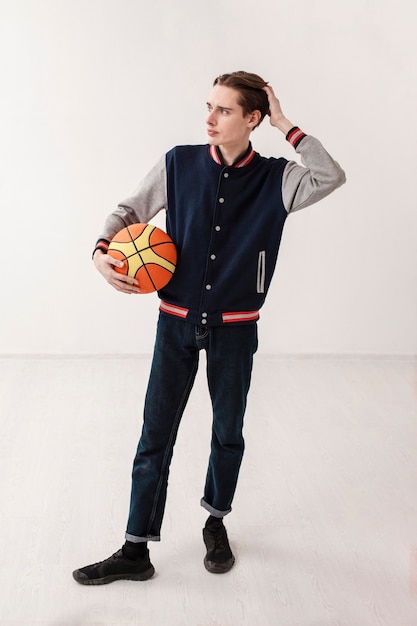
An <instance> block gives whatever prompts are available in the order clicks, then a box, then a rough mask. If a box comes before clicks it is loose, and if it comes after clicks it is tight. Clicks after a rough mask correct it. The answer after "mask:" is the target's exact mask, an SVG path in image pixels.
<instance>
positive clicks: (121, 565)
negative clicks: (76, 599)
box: [72, 550, 155, 585]
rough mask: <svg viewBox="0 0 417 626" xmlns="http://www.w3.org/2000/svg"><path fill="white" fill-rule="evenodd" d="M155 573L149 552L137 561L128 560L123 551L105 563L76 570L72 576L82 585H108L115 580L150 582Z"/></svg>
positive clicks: (119, 551)
mask: <svg viewBox="0 0 417 626" xmlns="http://www.w3.org/2000/svg"><path fill="white" fill-rule="evenodd" d="M154 573H155V568H154V566H153V565H152V563H151V561H150V559H149V550H146V555H145V556H143V557H140V558H139V559H137V560H136V561H131V560H129V559H127V558H126V557H125V556H124V554H123V551H122V550H118V552H116V553H115V554H113V555H112V556H110V557H109V558H108V559H106V560H105V561H101V562H100V563H94V565H87V566H86V567H82V568H81V569H76V570H75V572H73V573H72V575H73V577H74V580H76V581H77V583H80V585H106V584H107V583H112V582H113V581H115V580H148V578H151V577H152V576H153V575H154Z"/></svg>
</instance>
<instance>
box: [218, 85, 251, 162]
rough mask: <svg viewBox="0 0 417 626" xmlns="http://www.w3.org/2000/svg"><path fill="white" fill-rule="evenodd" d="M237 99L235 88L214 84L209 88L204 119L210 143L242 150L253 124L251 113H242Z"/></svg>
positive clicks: (237, 94)
mask: <svg viewBox="0 0 417 626" xmlns="http://www.w3.org/2000/svg"><path fill="white" fill-rule="evenodd" d="M238 99H239V92H238V91H236V89H231V88H230V87H225V86H224V85H215V86H214V87H213V89H212V90H211V93H210V96H209V99H208V102H207V108H208V115H207V119H206V124H207V134H208V143H209V144H210V145H215V146H221V147H222V146H224V147H225V148H228V149H233V148H237V149H240V148H241V149H242V150H245V148H246V147H247V144H248V140H249V135H250V132H251V130H252V128H253V126H254V124H253V120H252V117H253V116H252V114H251V113H249V114H247V115H244V113H243V108H242V107H241V106H240V104H238Z"/></svg>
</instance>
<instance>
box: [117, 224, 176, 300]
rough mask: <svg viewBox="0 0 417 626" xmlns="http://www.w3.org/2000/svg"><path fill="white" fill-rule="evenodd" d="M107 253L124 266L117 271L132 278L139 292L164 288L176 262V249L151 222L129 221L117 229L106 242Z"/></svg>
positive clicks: (149, 291) (166, 236) (170, 240)
mask: <svg viewBox="0 0 417 626" xmlns="http://www.w3.org/2000/svg"><path fill="white" fill-rule="evenodd" d="M107 253H108V254H110V256H112V257H114V258H115V259H117V260H118V261H123V267H115V268H114V269H115V270H116V272H119V273H120V274H125V276H130V277H131V278H135V279H136V280H137V281H138V282H139V289H140V291H141V293H151V292H152V291H158V290H159V289H162V288H163V287H165V285H167V284H168V282H169V281H170V280H171V278H172V275H173V273H174V271H175V265H176V263H177V250H176V248H175V244H174V242H173V241H172V239H171V238H170V237H169V235H167V233H165V232H164V231H163V230H161V229H160V228H158V227H157V226H152V224H132V225H131V226H127V227H126V228H123V229H122V230H120V231H119V232H118V233H117V234H116V235H115V236H114V237H113V239H112V241H111V242H110V245H109V249H108V252H107Z"/></svg>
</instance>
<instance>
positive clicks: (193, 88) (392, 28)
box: [0, 0, 417, 354]
mask: <svg viewBox="0 0 417 626" xmlns="http://www.w3.org/2000/svg"><path fill="white" fill-rule="evenodd" d="M412 8H413V3H412V2H411V0H410V1H407V0H401V2H394V1H393V0H391V1H384V0H350V1H349V2H345V3H343V4H342V3H338V2H335V1H334V0H322V1H320V0H317V1H312V0H298V2H288V1H287V0H286V1H285V2H283V1H280V0H258V1H257V2H252V1H249V0H223V1H222V0H211V2H199V1H198V0H176V1H175V2H173V1H172V0H153V1H152V2H141V1H140V0H103V1H99V0H66V1H65V0H0V16H1V32H0V46H1V48H0V58H1V61H0V63H1V64H2V67H1V68H0V69H1V92H2V95H1V99H0V114H1V115H0V124H1V129H0V130H1V157H0V158H1V164H0V165H1V235H2V237H1V240H2V268H1V285H2V290H1V298H2V304H1V309H0V311H1V312H0V315H1V320H0V321H1V324H0V333H1V334H0V354H8V353H15V354H21V353H47V354H49V353H51V354H59V353H74V354H75V353H83V354H84V353H85V354H87V353H116V352H121V353H141V352H150V351H151V349H152V343H153V335H154V325H155V319H156V315H157V306H158V302H157V298H156V296H155V295H148V296H137V297H134V296H132V297H128V296H123V295H121V294H118V293H116V292H113V290H112V289H111V288H110V287H109V286H108V285H107V284H106V283H105V282H104V281H103V279H102V278H101V277H100V275H99V274H98V273H97V272H96V271H95V270H94V268H93V266H92V263H91V261H90V254H91V250H92V246H93V244H94V242H95V239H96V236H97V235H98V234H99V232H100V229H101V226H102V223H103V221H104V218H105V217H106V215H107V214H108V213H109V212H110V211H111V210H113V208H114V206H115V205H116V203H117V202H118V201H119V200H121V199H122V198H124V197H126V196H127V195H129V194H130V192H131V191H132V190H133V189H134V188H135V187H136V185H137V183H138V181H139V180H140V179H141V178H142V176H143V175H144V174H145V173H146V172H147V171H148V169H149V168H150V167H151V166H152V165H153V163H154V162H155V160H156V158H158V157H159V156H160V155H161V154H162V153H164V152H165V151H166V150H167V149H169V148H170V147H172V146H173V145H175V144H177V143H201V142H204V141H205V132H204V128H205V125H204V120H205V113H206V110H205V101H206V99H207V94H208V92H209V89H210V85H211V82H212V80H213V78H214V77H215V76H216V75H218V74H219V73H223V72H226V71H233V70H236V69H246V70H248V71H255V72H257V73H259V74H261V75H262V76H264V78H265V79H267V80H269V81H270V82H271V84H272V85H273V86H274V87H275V90H276V92H277V93H278V95H279V97H280V99H281V103H282V106H283V109H284V111H285V113H286V114H287V116H288V117H289V118H290V119H291V120H292V121H293V122H294V123H297V124H299V125H300V126H301V127H302V128H303V129H304V130H305V131H306V132H307V133H311V134H314V135H316V136H317V137H319V138H320V139H321V140H322V142H323V143H324V144H325V146H326V147H327V148H328V150H329V151H330V152H331V153H332V154H333V155H334V157H335V158H336V159H337V160H338V161H339V162H340V163H341V164H342V165H343V167H344V168H345V170H346V173H347V177H348V183H347V185H345V186H344V187H343V188H341V189H340V190H338V191H337V192H335V193H334V194H333V195H332V196H330V197H329V198H327V199H326V200H324V201H322V202H321V203H320V204H319V205H316V206H315V207H312V208H309V209H307V210H306V211H301V212H300V213H297V214H295V215H293V216H291V217H290V218H289V220H288V221H287V224H286V227H285V233H284V238H283V243H282V248H281V251H280V258H279V263H278V268H277V272H276V275H275V278H274V283H273V287H272V289H271V292H270V295H269V297H268V300H267V303H266V305H265V307H264V309H263V312H262V319H261V324H260V333H261V340H262V343H261V346H262V347H261V349H262V351H263V352H264V353H268V352H274V353H317V352H318V353H358V354H360V353H376V354H384V353H391V354H415V353H416V351H417V350H416V348H417V330H416V309H417V297H416V295H417V280H416V278H417V276H416V275H417V267H416V256H415V252H416V241H415V238H416V233H417V228H416V227H417V211H416V200H415V198H416V194H415V179H416V174H415V171H416V163H417V162H416V145H417V144H416V127H415V112H416V97H415V96H416V80H415V67H416V61H417V59H416V54H415V42H414V35H415V33H414V24H415V22H414V18H413V17H412ZM253 142H254V145H255V148H256V149H257V150H258V151H260V152H261V153H263V154H266V155H281V154H282V155H284V156H287V157H291V158H292V157H293V152H292V149H291V148H290V147H289V146H288V145H287V144H286V143H285V141H284V139H283V138H282V136H281V135H280V133H279V132H278V131H275V130H274V129H272V128H271V127H270V126H269V124H268V123H267V122H266V123H264V125H263V127H261V129H259V130H258V131H255V134H254V135H253ZM159 223H160V225H163V222H162V223H161V222H159Z"/></svg>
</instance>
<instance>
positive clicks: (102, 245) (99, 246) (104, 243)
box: [91, 239, 110, 257]
mask: <svg viewBox="0 0 417 626" xmlns="http://www.w3.org/2000/svg"><path fill="white" fill-rule="evenodd" d="M109 245H110V241H109V240H108V239H99V240H98V241H97V243H96V247H95V248H94V250H93V254H92V255H91V256H92V257H93V256H94V253H95V252H96V251H97V250H101V251H102V252H104V254H106V252H107V250H108V248H109Z"/></svg>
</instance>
